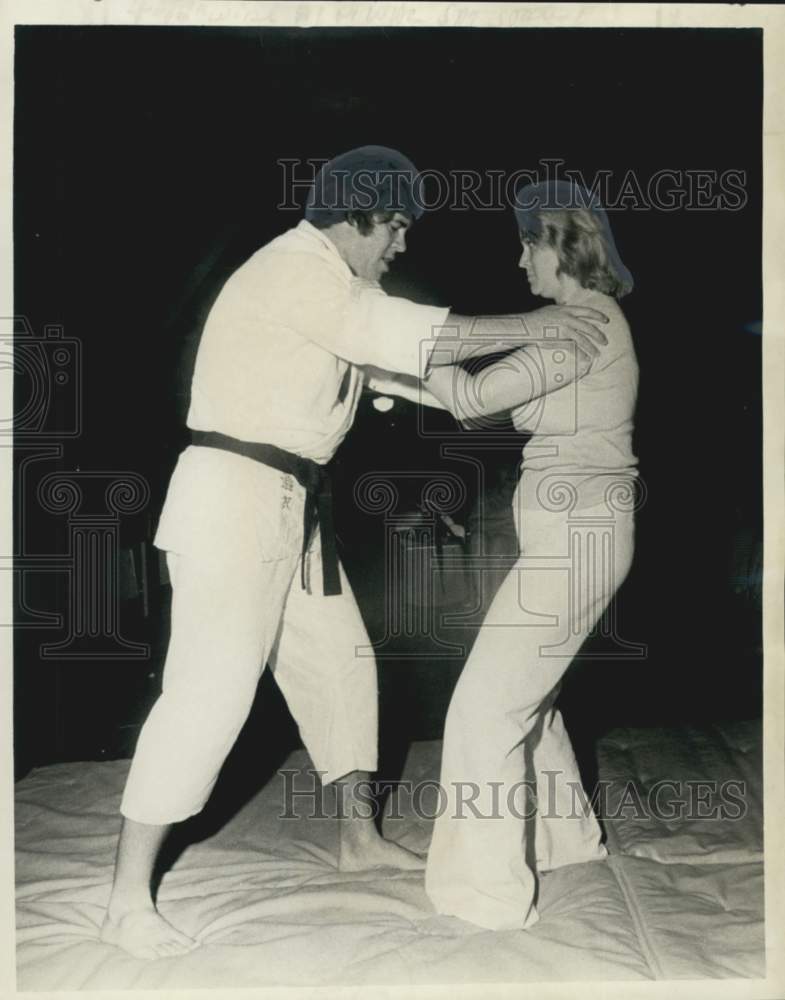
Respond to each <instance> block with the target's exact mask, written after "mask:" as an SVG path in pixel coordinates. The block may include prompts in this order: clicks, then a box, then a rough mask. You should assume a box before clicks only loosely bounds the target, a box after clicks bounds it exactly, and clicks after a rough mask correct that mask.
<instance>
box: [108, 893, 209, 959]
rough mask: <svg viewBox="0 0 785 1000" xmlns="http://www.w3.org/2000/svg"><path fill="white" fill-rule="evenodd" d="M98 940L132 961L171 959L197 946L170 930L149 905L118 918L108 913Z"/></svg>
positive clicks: (182, 935) (191, 940) (168, 925)
mask: <svg viewBox="0 0 785 1000" xmlns="http://www.w3.org/2000/svg"><path fill="white" fill-rule="evenodd" d="M101 940H102V941H105V942H106V943H107V944H113V945H115V946H116V947H118V948H122V949H123V951H127V952H128V954H129V955H133V956H134V957H135V958H147V959H153V958H173V957H175V956H176V955H185V954H186V953H187V952H189V951H193V949H194V948H197V947H198V946H199V942H198V941H194V939H193V938H190V937H188V935H187V934H183V933H182V932H181V931H178V930H177V928H176V927H172V925H171V924H170V923H169V921H168V920H164V918H163V917H162V916H161V914H160V913H158V912H157V910H155V908H154V907H153V906H152V905H150V906H149V907H146V908H144V909H134V910H128V911H126V912H125V913H124V914H122V916H120V917H119V918H117V919H114V918H113V917H112V916H110V915H109V914H107V916H106V919H105V920H104V925H103V927H102V928H101Z"/></svg>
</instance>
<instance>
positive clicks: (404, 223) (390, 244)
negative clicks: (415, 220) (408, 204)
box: [347, 212, 411, 281]
mask: <svg viewBox="0 0 785 1000" xmlns="http://www.w3.org/2000/svg"><path fill="white" fill-rule="evenodd" d="M410 226H411V219H410V218H409V217H408V215H404V214H403V213H402V212H396V213H395V214H394V215H393V216H392V218H391V219H389V220H388V221H387V222H374V225H373V228H372V229H371V231H370V233H368V234H367V235H366V236H364V235H363V234H362V233H361V232H360V230H359V229H357V228H356V227H355V229H354V233H355V237H356V238H355V239H353V240H352V242H351V245H350V246H349V247H348V249H347V263H348V264H349V267H351V269H352V270H353V271H354V273H355V274H356V275H357V277H358V278H365V279H366V280H367V281H378V280H379V279H380V278H381V276H382V275H383V274H386V272H387V271H389V269H390V264H391V263H392V261H393V258H394V257H395V255H396V254H399V253H403V252H404V251H405V250H406V233H407V230H408V229H409V227H410Z"/></svg>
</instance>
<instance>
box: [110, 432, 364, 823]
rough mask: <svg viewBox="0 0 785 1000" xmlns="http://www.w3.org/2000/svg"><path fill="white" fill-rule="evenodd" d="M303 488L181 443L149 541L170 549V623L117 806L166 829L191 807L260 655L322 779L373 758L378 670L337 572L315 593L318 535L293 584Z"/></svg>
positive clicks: (230, 740) (239, 722) (226, 747)
mask: <svg viewBox="0 0 785 1000" xmlns="http://www.w3.org/2000/svg"><path fill="white" fill-rule="evenodd" d="M304 497H305V491H304V490H303V489H302V487H301V486H300V485H299V484H298V483H297V481H296V480H294V479H293V478H292V477H290V476H286V475H284V474H283V473H280V472H278V471H276V470H274V469H271V468H269V467H267V466H264V465H261V464H259V463H257V462H254V461H253V460H252V459H248V458H244V457H242V456H237V455H232V454H228V453H226V452H220V451H216V450H214V449H209V448H194V447H191V448H188V449H187V450H186V451H185V452H184V453H183V455H182V456H181V457H180V461H179V463H178V466H177V468H176V470H175V473H174V475H173V477H172V482H171V483H170V487H169V492H168V494H167V499H166V504H165V506H164V511H163V513H162V516H161V522H160V525H159V530H158V535H157V536H156V544H157V545H158V546H159V547H160V548H163V549H165V550H167V553H168V560H169V566H170V575H171V581H172V627H171V637H170V641H169V647H168V650H167V656H166V662H165V665H164V673H163V690H162V693H161V695H160V697H159V698H158V700H157V701H156V703H155V705H154V706H153V708H152V710H151V712H150V714H149V716H148V718H147V720H146V722H145V724H144V726H143V728H142V731H141V734H140V737H139V741H138V743H137V747H136V752H135V755H134V759H133V762H132V765H131V770H130V773H129V776H128V781H127V783H126V788H125V792H124V795H123V800H122V804H121V812H122V813H123V815H124V816H126V817H128V818H129V819H132V820H136V821H137V822H140V823H150V824H167V823H174V822H178V821H180V820H183V819H186V818H187V817H189V816H192V815H194V814H196V813H198V812H199V811H200V810H201V809H202V808H203V807H204V805H205V803H206V802H207V799H208V798H209V796H210V793H211V791H212V789H213V786H214V785H215V782H216V780H217V778H218V774H219V771H220V770H221V767H222V765H223V763H224V761H225V759H226V757H227V756H228V754H229V751H230V750H231V748H232V746H233V744H234V742H235V740H236V739H237V736H238V735H239V732H240V730H241V728H242V726H243V724H244V722H245V720H246V719H247V717H248V713H249V711H250V708H251V705H252V703H253V699H254V696H255V692H256V688H257V684H258V681H259V678H260V676H261V673H262V670H263V669H264V666H265V663H269V664H270V667H271V669H272V670H273V671H274V674H275V679H276V682H277V683H278V685H279V687H280V688H281V691H282V692H283V695H284V697H285V698H286V701H287V704H288V706H289V709H290V711H291V713H292V715H293V717H294V719H295V721H296V722H297V724H298V727H299V730H300V735H301V736H302V739H303V743H304V744H305V747H306V749H307V750H308V752H309V755H310V757H311V760H312V762H313V764H314V767H315V768H316V770H318V771H320V772H323V775H322V780H323V781H325V782H331V781H335V780H336V779H338V778H340V777H342V776H344V775H346V774H348V773H349V772H351V771H355V770H361V771H373V770H375V769H376V766H377V730H378V726H377V698H378V690H377V678H376V665H375V661H374V659H373V657H369V656H367V655H366V656H362V657H360V656H357V655H356V650H357V647H358V646H364V647H366V649H367V647H369V645H370V640H369V638H368V635H367V632H366V629H365V626H364V624H363V621H362V618H361V616H360V612H359V609H358V607H357V604H356V601H355V599H354V596H353V594H352V592H351V588H350V586H349V581H348V580H347V578H346V575H345V573H344V571H343V568H341V586H342V590H343V592H342V594H340V595H336V596H331V597H325V596H324V595H323V594H322V592H321V588H322V575H321V555H320V549H319V539H318V535H317V536H316V538H315V539H314V542H313V544H312V545H311V547H310V550H309V555H308V559H307V569H308V578H309V581H310V586H309V590H310V593H308V592H306V591H304V590H302V588H301V583H300V572H299V570H300V550H301V545H302V523H303V504H304Z"/></svg>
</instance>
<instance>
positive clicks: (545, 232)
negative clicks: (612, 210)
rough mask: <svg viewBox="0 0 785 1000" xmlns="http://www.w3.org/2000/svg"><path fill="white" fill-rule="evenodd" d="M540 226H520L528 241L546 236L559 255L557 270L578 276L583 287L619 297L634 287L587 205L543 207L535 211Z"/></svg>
mask: <svg viewBox="0 0 785 1000" xmlns="http://www.w3.org/2000/svg"><path fill="white" fill-rule="evenodd" d="M536 218H537V222H538V223H539V227H540V230H539V232H538V231H535V230H533V229H525V230H521V231H520V232H521V239H522V240H524V242H527V243H537V242H538V241H539V240H544V241H545V242H546V244H547V245H548V246H551V247H553V249H554V250H555V251H556V254H557V256H558V258H559V269H558V273H560V274H561V273H564V274H568V275H570V277H572V278H575V280H576V281H577V282H578V284H579V285H581V286H582V287H583V288H591V289H593V290H594V291H597V292H604V294H605V295H612V296H613V297H614V298H616V299H620V298H622V297H623V296H624V295H627V293H628V292H630V291H632V277H631V276H630V275H629V274H627V275H625V276H623V277H622V276H621V275H619V274H618V273H617V271H616V269H615V267H614V266H613V263H612V261H611V255H610V254H609V253H608V245H607V242H606V240H605V234H604V232H603V228H602V225H601V224H600V222H599V220H598V219H597V216H596V215H595V214H594V213H593V212H592V211H590V210H589V209H587V208H573V209H542V210H540V211H538V212H537V214H536Z"/></svg>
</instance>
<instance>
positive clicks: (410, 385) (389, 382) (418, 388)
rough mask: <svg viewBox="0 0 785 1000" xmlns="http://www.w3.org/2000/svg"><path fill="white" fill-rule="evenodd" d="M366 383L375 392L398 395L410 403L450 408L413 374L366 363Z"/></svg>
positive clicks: (440, 408)
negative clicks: (390, 370)
mask: <svg viewBox="0 0 785 1000" xmlns="http://www.w3.org/2000/svg"><path fill="white" fill-rule="evenodd" d="M365 384H366V385H367V386H368V388H369V389H371V390H372V391H373V392H378V393H381V394H382V395H383V396H397V397H398V398H399V399H407V400H409V402H410V403H419V404H420V405H421V406H432V407H434V408H435V409H438V410H446V409H448V407H446V406H445V405H444V403H442V402H441V400H439V399H437V398H436V396H434V395H433V394H432V393H431V392H429V391H428V389H426V387H425V385H424V384H423V383H422V382H421V381H420V379H418V378H415V377H414V376H413V375H398V374H396V373H395V372H388V371H384V370H383V369H381V368H374V367H373V366H372V365H366V366H365Z"/></svg>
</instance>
